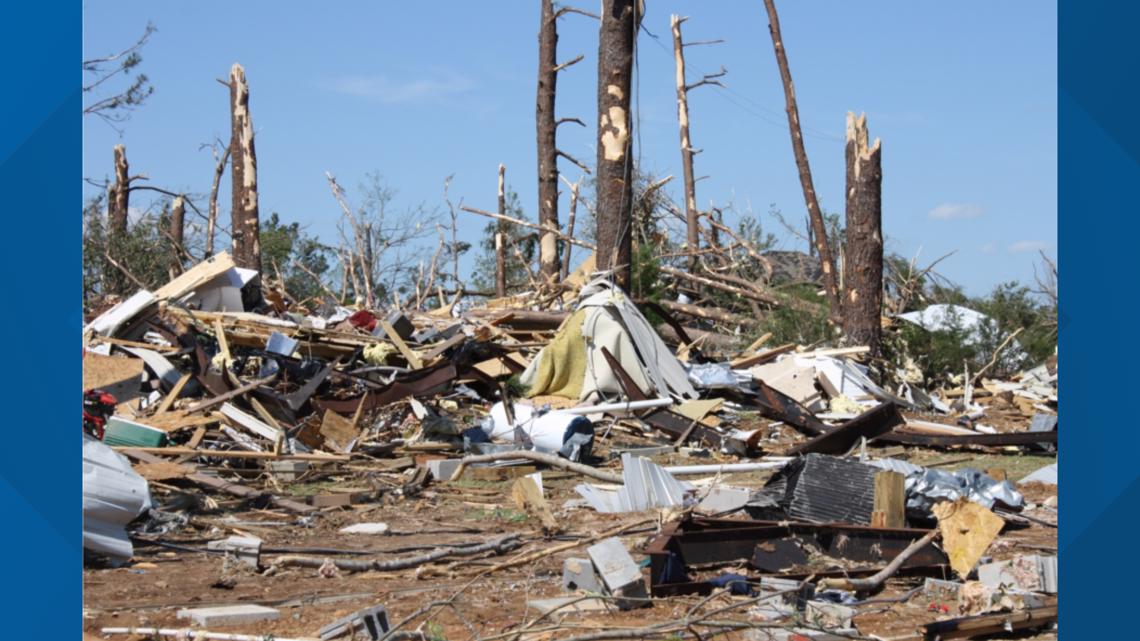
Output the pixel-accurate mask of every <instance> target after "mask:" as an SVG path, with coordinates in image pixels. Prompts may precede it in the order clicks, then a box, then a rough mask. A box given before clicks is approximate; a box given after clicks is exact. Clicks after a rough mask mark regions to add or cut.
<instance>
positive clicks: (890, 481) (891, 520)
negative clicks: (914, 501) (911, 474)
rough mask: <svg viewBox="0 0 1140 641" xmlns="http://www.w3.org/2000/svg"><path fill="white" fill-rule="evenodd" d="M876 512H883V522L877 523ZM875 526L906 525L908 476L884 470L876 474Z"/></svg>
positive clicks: (897, 526)
mask: <svg viewBox="0 0 1140 641" xmlns="http://www.w3.org/2000/svg"><path fill="white" fill-rule="evenodd" d="M875 514H881V515H882V517H881V519H882V524H881V525H880V524H876V523H875V518H874V515H875ZM871 521H872V522H871V525H872V526H873V527H887V528H904V527H906V476H904V475H902V474H899V473H898V472H892V471H889V470H884V471H882V472H878V473H876V474H875V511H874V512H873V513H872V518H871Z"/></svg>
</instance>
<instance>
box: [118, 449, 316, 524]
mask: <svg viewBox="0 0 1140 641" xmlns="http://www.w3.org/2000/svg"><path fill="white" fill-rule="evenodd" d="M160 449H166V448H160ZM170 449H176V448H170ZM122 452H123V454H125V455H126V456H127V457H128V458H131V459H134V460H136V461H142V462H144V463H161V462H163V459H162V458H160V457H158V456H155V455H154V454H152V453H150V452H147V451H145V449H139V448H134V449H131V448H124V449H123V450H122ZM243 453H244V454H257V452H243ZM184 478H185V479H186V480H188V481H191V482H192V483H197V484H198V485H203V486H205V487H208V488H211V489H215V490H219V491H221V492H225V493H227V494H232V495H234V496H240V497H242V498H252V497H255V496H261V495H262V494H263V493H262V492H259V491H257V490H255V489H253V488H251V487H246V486H244V485H239V484H237V483H230V482H228V481H223V480H222V479H220V478H218V477H216V476H210V475H208V474H202V473H200V472H193V473H190V474H187V475H186V476H185V477H184ZM270 500H271V501H272V503H273V504H274V505H276V506H278V507H282V508H285V509H287V510H292V511H294V512H301V513H305V514H307V513H309V512H313V511H315V510H316V508H314V507H313V506H311V505H305V504H304V503H298V502H297V501H291V500H289V499H283V498H280V497H277V496H270Z"/></svg>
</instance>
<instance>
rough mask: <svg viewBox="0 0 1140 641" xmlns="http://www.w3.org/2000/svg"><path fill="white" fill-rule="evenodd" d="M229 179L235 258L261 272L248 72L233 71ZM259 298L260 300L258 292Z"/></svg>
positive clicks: (247, 266)
mask: <svg viewBox="0 0 1140 641" xmlns="http://www.w3.org/2000/svg"><path fill="white" fill-rule="evenodd" d="M230 159H231V161H232V162H231V163H230V176H231V177H232V178H233V183H232V185H233V186H232V192H231V197H232V206H231V212H230V215H231V216H232V229H231V230H230V233H231V234H232V236H233V258H234V263H236V264H237V265H238V266H239V267H245V268H246V269H256V270H259V271H260V270H261V239H260V228H259V224H260V223H259V218H258V210H257V153H256V151H255V150H254V145H253V120H252V119H251V117H250V113H249V84H248V83H247V82H246V79H245V69H243V68H242V66H241V65H240V64H236V63H235V64H234V66H233V68H231V69H230ZM257 294H258V295H257V296H256V298H260V292H257Z"/></svg>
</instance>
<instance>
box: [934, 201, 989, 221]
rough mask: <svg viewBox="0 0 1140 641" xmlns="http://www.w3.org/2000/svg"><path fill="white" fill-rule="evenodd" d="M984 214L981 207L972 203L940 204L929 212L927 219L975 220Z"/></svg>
mask: <svg viewBox="0 0 1140 641" xmlns="http://www.w3.org/2000/svg"><path fill="white" fill-rule="evenodd" d="M983 213H985V210H984V209H982V206H981V205H975V204H973V203H942V204H941V205H939V206H937V207H935V208H934V209H931V210H930V213H929V214H927V216H928V217H929V218H933V219H936V220H953V219H956V218H977V217H978V216H981V215H982V214H983Z"/></svg>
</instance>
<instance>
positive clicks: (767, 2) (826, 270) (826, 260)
mask: <svg viewBox="0 0 1140 641" xmlns="http://www.w3.org/2000/svg"><path fill="white" fill-rule="evenodd" d="M764 6H765V8H766V9H767V10H768V31H769V33H771V35H772V46H773V48H775V50H776V63H777V64H778V65H779V67H780V78H781V79H782V81H783V83H784V101H785V103H786V109H785V110H786V111H787V112H788V129H789V130H790V131H791V134H792V152H793V153H794V154H795V157H796V169H798V170H799V174H800V186H801V187H802V188H803V192H804V202H805V203H806V204H807V210H808V216H809V217H810V218H811V226H812V229H813V231H814V236H815V248H816V251H817V252H818V253H819V264H820V268H821V269H822V270H823V284H824V288H825V289H826V290H827V302H828V304H829V305H830V306H831V313H830V319H831V321H832V322H833V323H836V324H838V323H840V322H841V321H842V318H843V300H842V299H841V298H840V297H839V286H838V277H837V275H836V273H835V261H834V260H833V259H832V257H831V248H830V247H829V246H828V244H827V228H826V227H825V226H824V224H823V213H822V212H821V211H820V209H819V200H818V199H817V198H816V196H815V187H814V186H813V185H812V180H811V167H810V166H809V165H808V158H807V151H805V150H804V134H803V132H802V131H801V130H800V111H799V107H797V106H796V89H795V87H794V86H793V85H792V72H791V71H790V70H789V69H788V56H787V53H786V52H785V51H784V41H783V38H782V37H781V36H780V18H779V16H777V15H776V5H775V2H774V1H773V0H764Z"/></svg>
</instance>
